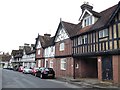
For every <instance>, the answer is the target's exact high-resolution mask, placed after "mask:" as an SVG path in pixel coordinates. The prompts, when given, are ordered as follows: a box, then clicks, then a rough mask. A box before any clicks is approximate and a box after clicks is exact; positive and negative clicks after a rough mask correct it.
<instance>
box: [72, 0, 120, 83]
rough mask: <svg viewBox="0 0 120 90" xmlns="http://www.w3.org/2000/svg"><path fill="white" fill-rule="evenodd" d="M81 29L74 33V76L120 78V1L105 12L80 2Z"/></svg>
mask: <svg viewBox="0 0 120 90" xmlns="http://www.w3.org/2000/svg"><path fill="white" fill-rule="evenodd" d="M81 9H82V14H81V16H80V18H79V20H80V26H79V27H80V29H79V30H78V32H77V33H76V34H75V35H74V36H73V37H72V40H73V58H74V62H75V63H74V65H75V68H74V72H75V73H74V76H75V78H77V77H84V78H86V77H87V78H98V79H99V80H110V81H113V82H114V83H118V82H120V68H119V67H120V66H119V65H120V2H119V3H118V4H117V5H114V6H112V7H110V8H108V9H106V10H104V11H102V12H95V11H93V7H92V6H91V5H89V4H83V5H82V6H81Z"/></svg>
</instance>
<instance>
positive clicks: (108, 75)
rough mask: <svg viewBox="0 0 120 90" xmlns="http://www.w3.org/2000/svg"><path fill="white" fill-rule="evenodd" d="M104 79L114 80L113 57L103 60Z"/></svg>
mask: <svg viewBox="0 0 120 90" xmlns="http://www.w3.org/2000/svg"><path fill="white" fill-rule="evenodd" d="M102 79H103V80H112V79H113V68H112V57H103V58H102Z"/></svg>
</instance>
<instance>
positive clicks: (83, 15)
mask: <svg viewBox="0 0 120 90" xmlns="http://www.w3.org/2000/svg"><path fill="white" fill-rule="evenodd" d="M86 15H92V13H91V12H89V11H88V10H87V9H85V11H84V12H83V13H82V15H81V17H80V18H79V20H80V21H81V20H83V18H84V17H86Z"/></svg>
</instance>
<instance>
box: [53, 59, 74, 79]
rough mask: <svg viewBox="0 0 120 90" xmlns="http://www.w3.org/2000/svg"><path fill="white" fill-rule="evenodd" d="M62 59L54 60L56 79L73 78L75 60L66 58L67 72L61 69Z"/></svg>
mask: <svg viewBox="0 0 120 90" xmlns="http://www.w3.org/2000/svg"><path fill="white" fill-rule="evenodd" d="M60 59H61V58H56V59H55V60H54V70H55V72H56V77H73V58H72V57H66V59H67V60H66V61H67V68H66V70H61V68H60Z"/></svg>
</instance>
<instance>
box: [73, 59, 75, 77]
mask: <svg viewBox="0 0 120 90" xmlns="http://www.w3.org/2000/svg"><path fill="white" fill-rule="evenodd" d="M73 79H75V59H74V58H73Z"/></svg>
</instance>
